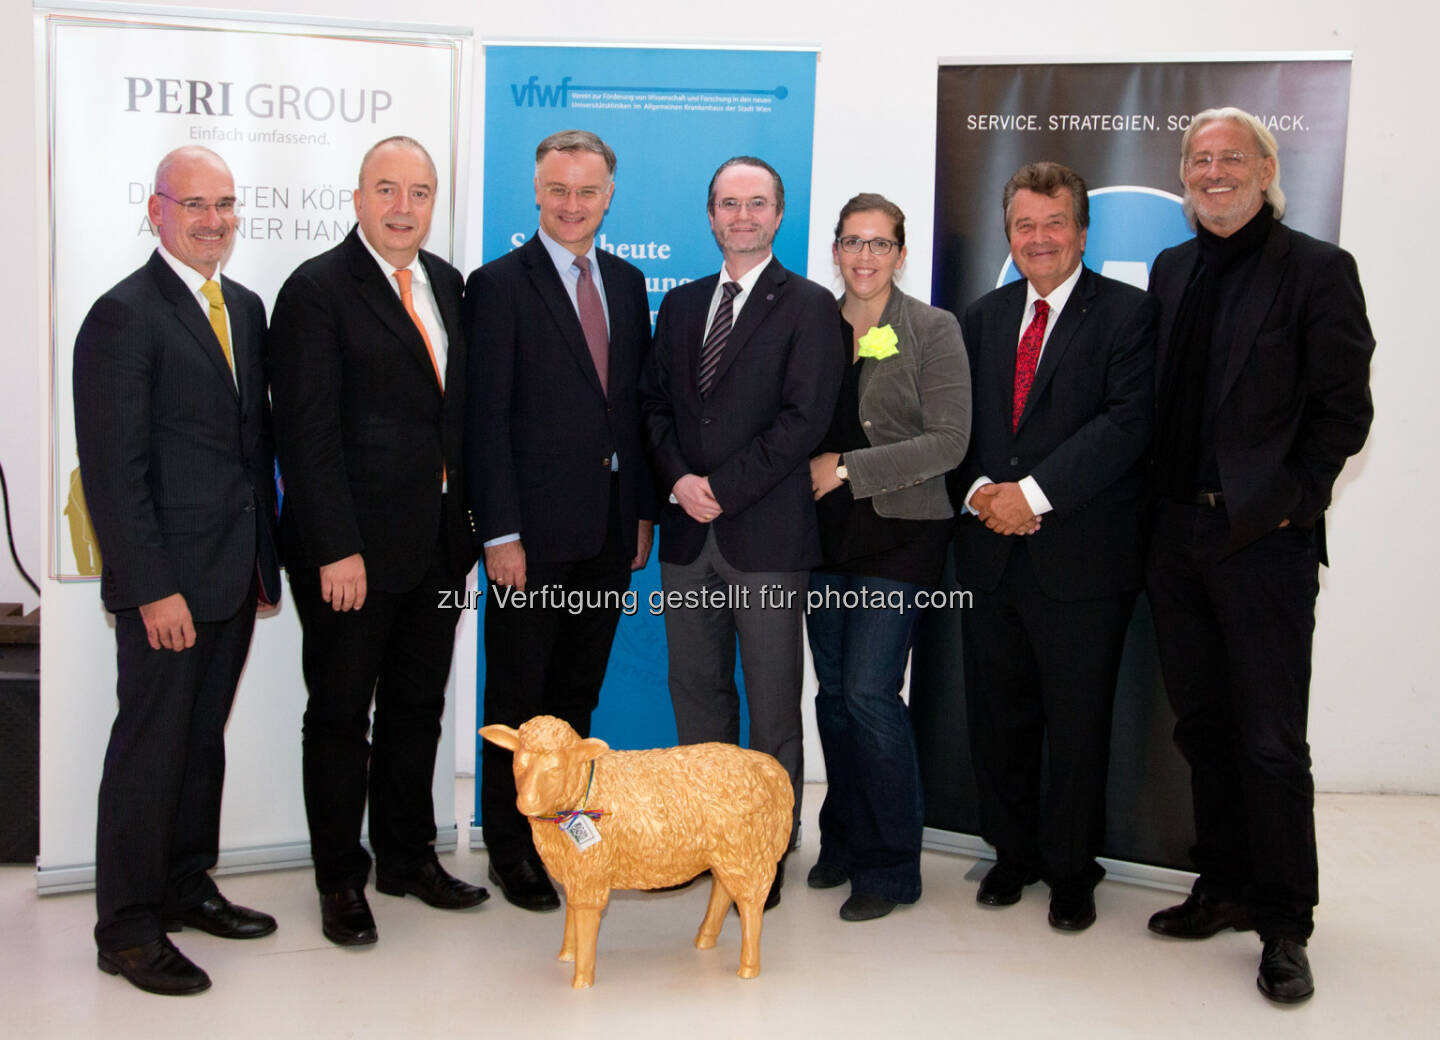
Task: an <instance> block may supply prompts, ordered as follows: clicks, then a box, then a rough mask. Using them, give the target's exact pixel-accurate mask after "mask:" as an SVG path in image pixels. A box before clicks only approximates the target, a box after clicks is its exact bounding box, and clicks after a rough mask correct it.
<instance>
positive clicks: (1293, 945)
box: [136, 939, 1315, 1004]
mask: <svg viewBox="0 0 1440 1040" xmlns="http://www.w3.org/2000/svg"><path fill="white" fill-rule="evenodd" d="M136 985H139V983H136ZM1255 985H1257V986H1259V987H1260V992H1261V993H1263V994H1265V995H1266V996H1267V997H1269V998H1270V999H1271V1000H1273V1001H1275V1002H1276V1003H1277V1004H1298V1003H1300V1002H1301V1001H1302V1000H1309V999H1310V998H1311V997H1312V996H1314V994H1315V977H1314V976H1313V975H1311V974H1310V958H1309V957H1308V956H1307V955H1306V953H1305V944H1304V943H1302V942H1299V941H1297V940H1295V939H1266V940H1265V952H1264V953H1262V954H1261V955H1260V974H1259V975H1257V976H1256V977H1255Z"/></svg>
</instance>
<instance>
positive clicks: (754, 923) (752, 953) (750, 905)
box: [735, 885, 769, 979]
mask: <svg viewBox="0 0 1440 1040" xmlns="http://www.w3.org/2000/svg"><path fill="white" fill-rule="evenodd" d="M768 889H769V886H768V885H767V886H766V887H765V888H762V889H761V890H760V894H759V895H758V896H756V895H754V894H752V895H751V896H750V898H749V899H743V898H742V899H740V900H738V904H739V907H740V970H739V971H737V972H736V973H735V974H737V975H739V976H740V977H741V978H742V979H753V978H754V977H755V976H756V975H759V974H760V929H761V927H762V926H763V925H764V923H765V894H766V892H767V891H768Z"/></svg>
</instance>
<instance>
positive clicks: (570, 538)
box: [464, 236, 655, 563]
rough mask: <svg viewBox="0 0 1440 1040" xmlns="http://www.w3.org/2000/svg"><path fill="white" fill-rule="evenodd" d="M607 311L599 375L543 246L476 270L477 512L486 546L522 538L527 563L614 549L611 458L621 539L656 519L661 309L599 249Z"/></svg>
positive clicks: (472, 329)
mask: <svg viewBox="0 0 1440 1040" xmlns="http://www.w3.org/2000/svg"><path fill="white" fill-rule="evenodd" d="M596 259H597V260H598V262H599V267H600V279H601V282H602V284H603V285H604V287H605V302H606V305H607V307H608V308H609V311H610V364H609V372H608V374H607V382H606V386H607V388H608V394H607V393H606V392H605V391H602V390H601V388H600V378H599V375H598V374H597V373H596V371H595V363H594V361H593V360H592V359H591V357H590V349H589V347H587V346H586V344H585V332H584V330H583V329H582V328H581V327H580V317H579V315H578V314H576V313H575V306H574V304H572V303H571V302H570V297H569V295H568V294H567V293H566V291H565V286H564V284H563V283H562V282H561V280H560V275H559V274H558V273H557V272H556V270H555V264H554V262H553V261H551V259H550V254H549V253H547V252H546V251H545V245H544V243H542V242H541V241H540V239H539V237H538V236H531V238H530V241H528V242H526V243H525V244H524V245H523V246H521V247H520V248H519V249H516V250H513V251H511V252H510V253H507V254H506V255H505V256H502V257H500V258H498V259H496V260H493V261H491V262H490V263H488V264H486V265H485V266H484V267H481V268H479V269H478V270H476V271H474V272H472V273H471V275H470V279H469V281H467V282H466V284H465V308H464V310H465V328H466V330H467V332H468V333H469V337H470V344H471V348H472V350H473V352H474V358H473V360H472V363H471V366H470V378H469V393H470V408H469V414H468V415H467V418H466V427H465V466H466V473H467V476H468V478H469V488H470V498H469V504H470V512H471V516H472V520H473V523H474V527H475V533H476V535H477V537H478V538H479V540H480V541H481V542H484V541H486V540H488V539H491V538H498V537H500V536H502V535H506V534H511V533H518V534H519V535H520V538H521V542H522V544H523V545H524V547H525V554H526V557H527V558H529V559H533V560H537V561H541V562H548V563H563V562H567V561H572V560H588V559H590V558H591V557H593V556H595V555H597V554H598V553H599V552H600V550H601V548H602V547H603V546H604V544H605V531H606V522H607V519H608V517H609V508H608V502H609V498H610V458H611V456H612V455H615V456H618V458H619V461H620V472H619V477H620V533H621V535H622V536H623V538H624V540H625V546H626V549H627V551H628V552H629V553H630V554H631V555H632V556H633V555H634V553H635V535H636V528H637V526H638V525H637V520H639V519H646V520H654V519H655V501H654V498H655V496H654V492H653V490H652V488H651V483H650V475H649V465H648V462H647V460H646V457H645V451H644V447H643V444H642V439H641V436H640V400H639V381H640V369H641V366H642V364H643V363H644V358H645V355H646V354H647V353H648V352H649V350H650V304H649V299H648V297H647V296H646V295H645V277H644V275H642V274H641V273H640V269H639V268H638V267H635V266H634V265H633V264H630V263H627V262H626V261H624V260H621V259H619V258H618V257H616V256H613V255H611V254H610V253H607V252H605V251H604V250H597V252H596Z"/></svg>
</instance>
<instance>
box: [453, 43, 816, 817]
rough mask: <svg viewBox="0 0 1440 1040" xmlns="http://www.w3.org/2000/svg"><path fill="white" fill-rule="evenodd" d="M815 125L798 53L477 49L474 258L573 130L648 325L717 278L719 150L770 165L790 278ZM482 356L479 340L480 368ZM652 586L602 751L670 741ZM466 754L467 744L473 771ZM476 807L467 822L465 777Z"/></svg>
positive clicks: (497, 236) (805, 207) (491, 254)
mask: <svg viewBox="0 0 1440 1040" xmlns="http://www.w3.org/2000/svg"><path fill="white" fill-rule="evenodd" d="M814 120H815V52H814V51H813V50H792V51H761V50H700V49H691V48H640V47H537V46H509V45H507V46H500V45H490V46H487V47H486V50H485V225H484V236H483V248H484V259H485V260H486V261H489V260H493V259H495V258H496V257H498V256H501V255H503V254H504V253H506V252H508V251H509V250H511V249H515V248H517V247H519V246H520V245H522V244H523V243H524V242H525V241H526V239H528V238H529V237H530V236H531V235H533V234H534V233H535V228H536V225H537V223H538V219H537V213H538V210H537V207H536V205H535V190H534V179H535V146H536V145H537V144H539V143H540V141H541V140H542V139H543V138H545V137H546V136H547V135H549V134H552V133H554V132H556V131H557V130H571V129H575V130H589V131H591V132H593V133H596V134H598V135H599V136H600V137H602V138H603V139H604V140H605V142H606V143H607V144H609V145H610V147H611V148H613V149H614V151H615V154H616V157H617V159H618V163H617V166H616V169H615V197H614V200H613V201H612V202H611V204H610V211H609V213H608V214H607V215H606V217H605V221H604V223H603V224H601V225H600V231H599V233H598V234H597V236H596V246H597V247H598V248H600V249H608V250H610V251H611V252H613V253H615V254H616V255H617V256H622V257H624V258H625V259H627V260H629V261H630V262H631V263H633V264H635V265H636V266H638V267H639V268H640V269H641V270H642V271H644V272H645V281H646V287H647V288H648V289H649V295H650V313H651V321H652V322H653V321H654V318H655V314H656V312H658V311H659V309H660V300H661V298H662V297H663V296H664V295H665V293H666V292H667V291H668V290H670V289H673V288H675V286H677V285H681V284H683V283H685V282H689V281H693V280H694V279H696V278H703V277H704V276H705V275H707V274H711V273H712V272H715V271H718V270H719V269H720V252H719V249H718V248H717V247H716V245H715V242H714V240H713V238H712V237H711V235H710V225H709V222H708V221H707V219H706V213H705V196H706V189H707V188H708V186H709V183H710V177H711V175H712V174H713V173H714V172H715V169H716V167H718V166H719V165H720V164H721V163H722V162H724V161H725V160H726V159H728V158H730V157H731V156H735V155H755V156H759V157H760V158H763V159H764V160H766V161H767V162H769V163H770V164H771V165H772V166H774V167H775V168H776V170H778V171H779V173H780V176H781V178H782V179H783V180H784V182H785V217H784V220H783V222H782V223H781V225H780V230H779V232H778V234H776V236H775V244H774V249H775V256H776V257H777V258H778V259H779V261H780V262H781V263H782V264H784V265H785V266H786V267H788V268H790V269H791V270H794V271H803V270H804V269H805V263H806V255H807V251H808V243H809V235H810V227H809V213H810V162H811V142H812V139H813V136H814ZM483 357H484V352H483V346H482V347H480V348H478V349H477V354H476V358H477V360H479V362H480V363H481V364H483V363H484V362H483ZM659 589H660V568H659V565H658V563H657V562H656V559H655V555H654V554H653V553H652V555H651V560H650V565H649V566H648V567H646V568H645V570H643V571H641V572H639V573H637V574H636V575H635V576H634V579H633V580H632V582H631V593H632V595H631V598H630V600H629V601H628V602H627V604H626V608H625V610H624V612H623V613H622V615H621V618H620V626H619V630H618V632H617V633H616V636H615V646H614V649H613V650H612V652H611V655H610V666H609V670H608V671H607V672H606V675H605V685H604V686H603V687H602V688H601V692H600V707H599V709H598V710H597V711H596V712H595V714H594V718H593V723H592V730H593V732H594V733H595V735H596V736H599V737H602V738H604V739H605V740H606V741H607V742H609V743H610V744H611V746H613V747H622V748H646V747H665V746H669V745H671V744H674V743H675V741H676V734H675V718H674V714H673V713H672V711H671V708H670V695H669V692H668V690H667V688H666V651H665V624H664V617H663V616H662V614H661V612H660V610H659V600H658V599H654V598H652V597H653V596H655V595H656V594H658V592H659ZM632 604H633V609H631V605H632ZM479 609H480V610H481V612H482V613H481V617H480V618H479V619H478V621H479V624H478V626H477V630H478V633H479V634H478V636H477V640H478V644H479V645H478V652H477V666H476V674H475V684H476V689H475V695H476V704H477V710H476V717H477V718H483V717H484V704H483V697H484V690H485V653H484V649H485V643H484V616H483V611H484V604H483V597H482V602H481V603H480V604H479ZM736 681H737V684H738V682H739V678H738V676H737V680H736ZM742 705H743V698H742ZM743 725H744V719H743V718H742V726H743ZM743 739H744V736H743V734H742V740H743ZM480 754H481V752H480V742H479V740H478V738H477V744H476V761H477V762H478V761H479V758H480ZM476 772H477V773H478V772H479V770H477V771H476ZM475 798H476V802H475V820H474V822H475V823H477V824H478V823H479V822H480V801H479V798H480V784H479V782H478V778H477V783H476V785H475Z"/></svg>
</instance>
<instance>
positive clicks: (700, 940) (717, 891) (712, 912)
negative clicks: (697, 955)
mask: <svg viewBox="0 0 1440 1040" xmlns="http://www.w3.org/2000/svg"><path fill="white" fill-rule="evenodd" d="M730 902H731V900H730V893H729V892H728V891H726V889H725V886H724V885H722V884H721V883H720V879H719V878H718V877H715V876H714V875H713V874H712V875H711V877H710V905H709V906H707V907H706V908H705V919H704V920H703V921H701V922H700V931H699V932H698V933H697V934H696V936H695V949H697V950H709V949H711V948H713V947H714V945H715V942H716V940H718V939H719V938H720V929H721V928H722V927H723V926H724V924H725V915H726V914H727V913H728V912H729V911H730Z"/></svg>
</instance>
